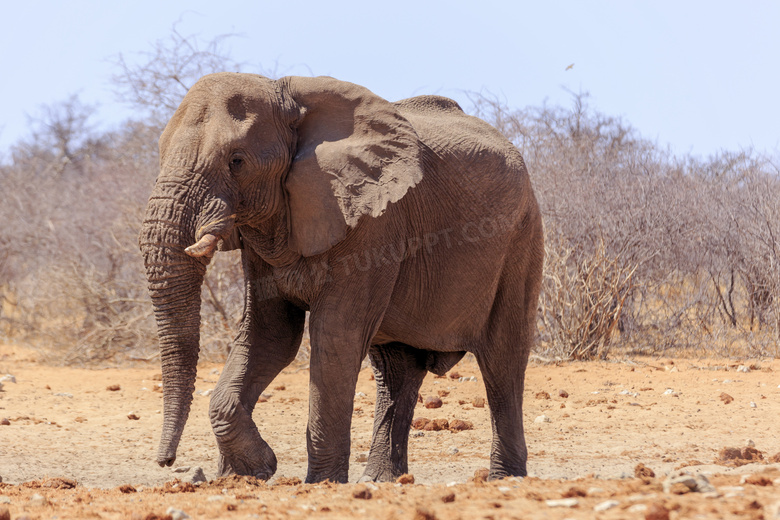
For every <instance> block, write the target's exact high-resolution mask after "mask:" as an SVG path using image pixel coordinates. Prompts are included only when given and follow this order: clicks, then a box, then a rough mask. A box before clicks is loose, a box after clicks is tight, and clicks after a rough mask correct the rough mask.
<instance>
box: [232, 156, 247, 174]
mask: <svg viewBox="0 0 780 520" xmlns="http://www.w3.org/2000/svg"><path fill="white" fill-rule="evenodd" d="M243 164H244V159H242V158H241V157H237V156H234V157H231V159H230V171H232V172H233V173H236V172H237V171H238V170H240V169H241V166H242V165H243Z"/></svg>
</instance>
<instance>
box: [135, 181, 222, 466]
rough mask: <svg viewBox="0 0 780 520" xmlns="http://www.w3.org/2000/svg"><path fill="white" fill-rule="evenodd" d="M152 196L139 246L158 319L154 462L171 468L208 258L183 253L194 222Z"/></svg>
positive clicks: (177, 206) (175, 205)
mask: <svg viewBox="0 0 780 520" xmlns="http://www.w3.org/2000/svg"><path fill="white" fill-rule="evenodd" d="M158 190H159V184H158V188H156V189H155V193H153V194H152V197H151V199H150V200H149V206H148V207H147V212H146V218H145V220H144V225H143V227H142V230H141V234H140V237H139V242H140V246H141V251H142V252H143V256H144V263H145V266H146V275H147V280H148V283H149V293H150V296H151V298H152V303H153V306H154V314H155V318H156V320H157V329H158V338H159V344H160V356H161V361H162V383H163V402H164V404H163V431H162V436H161V439H160V446H159V451H158V454H157V462H158V463H159V464H160V466H170V465H172V464H173V462H174V461H175V460H176V449H177V447H178V444H179V440H180V439H181V434H182V431H183V430H184V425H185V423H186V422H187V417H188V416H189V412H190V405H191V403H192V394H193V392H194V390H195V379H196V375H197V364H198V351H199V345H200V303H201V299H200V291H201V284H202V283H203V277H204V275H205V272H206V265H207V263H208V257H205V258H195V257H193V256H191V255H189V254H187V253H186V252H185V247H187V246H189V245H190V244H192V243H193V242H194V234H195V233H194V231H190V230H191V229H194V228H195V221H196V219H195V218H194V217H192V216H190V215H186V214H184V215H176V213H189V210H187V209H186V207H183V206H182V204H181V203H180V202H178V201H176V200H173V199H171V198H167V197H165V196H162V195H160V194H159V193H157V192H158Z"/></svg>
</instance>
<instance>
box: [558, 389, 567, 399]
mask: <svg viewBox="0 0 780 520" xmlns="http://www.w3.org/2000/svg"><path fill="white" fill-rule="evenodd" d="M558 397H563V398H564V399H566V398H567V397H569V392H567V391H566V390H558Z"/></svg>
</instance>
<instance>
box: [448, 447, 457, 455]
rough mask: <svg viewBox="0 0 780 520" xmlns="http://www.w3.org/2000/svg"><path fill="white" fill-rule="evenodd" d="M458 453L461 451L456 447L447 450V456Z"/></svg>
mask: <svg viewBox="0 0 780 520" xmlns="http://www.w3.org/2000/svg"><path fill="white" fill-rule="evenodd" d="M458 453H460V450H459V449H458V448H457V447H455V446H450V447H449V448H447V455H457V454H458Z"/></svg>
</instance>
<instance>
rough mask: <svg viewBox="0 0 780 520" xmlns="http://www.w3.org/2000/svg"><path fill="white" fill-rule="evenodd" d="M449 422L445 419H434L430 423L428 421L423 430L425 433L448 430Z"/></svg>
mask: <svg viewBox="0 0 780 520" xmlns="http://www.w3.org/2000/svg"><path fill="white" fill-rule="evenodd" d="M449 427H450V425H449V421H447V419H434V420H432V421H429V422H428V423H427V424H426V425H425V426H424V427H423V430H425V431H427V432H439V431H442V430H447V429H449Z"/></svg>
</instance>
